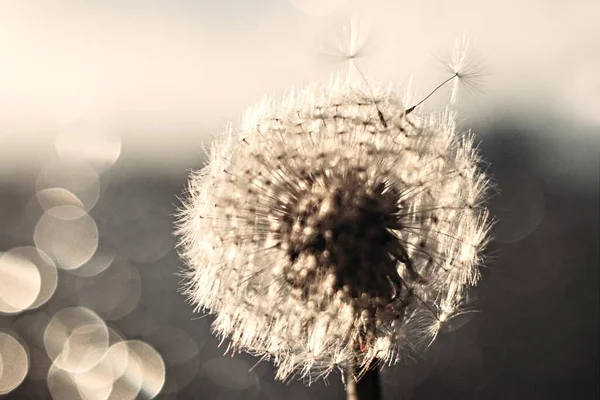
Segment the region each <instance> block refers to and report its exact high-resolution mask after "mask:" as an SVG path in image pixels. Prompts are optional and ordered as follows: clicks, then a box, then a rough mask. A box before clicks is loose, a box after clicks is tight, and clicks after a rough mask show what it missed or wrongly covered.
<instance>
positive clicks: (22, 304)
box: [0, 248, 42, 314]
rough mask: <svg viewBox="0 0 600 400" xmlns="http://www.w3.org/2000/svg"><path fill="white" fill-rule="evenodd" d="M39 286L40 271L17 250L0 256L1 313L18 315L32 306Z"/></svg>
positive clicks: (40, 282) (38, 292)
mask: <svg viewBox="0 0 600 400" xmlns="http://www.w3.org/2000/svg"><path fill="white" fill-rule="evenodd" d="M41 286H42V278H41V275H40V271H39V270H38V268H37V267H36V265H35V264H34V263H33V262H31V261H30V260H29V259H27V257H26V256H24V255H23V254H21V252H20V251H19V249H18V248H17V249H13V250H9V251H7V252H5V253H3V254H2V255H0V312H1V313H5V314H14V313H19V312H21V311H23V310H25V309H27V308H28V307H30V306H32V305H33V303H34V302H35V301H36V299H37V298H38V296H39V295H40V289H41Z"/></svg>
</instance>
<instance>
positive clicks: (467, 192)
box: [177, 78, 489, 383]
mask: <svg viewBox="0 0 600 400" xmlns="http://www.w3.org/2000/svg"><path fill="white" fill-rule="evenodd" d="M408 109H409V107H407V105H406V104H403V101H402V100H401V96H400V95H398V94H397V93H395V92H394V91H392V90H390V89H383V88H380V87H367V86H366V85H365V83H364V82H362V83H360V84H356V83H353V82H352V81H351V80H347V79H345V78H337V79H333V80H332V81H331V83H330V84H329V85H326V86H319V85H310V86H308V87H305V88H303V89H301V90H299V91H296V92H294V93H292V94H290V95H289V96H288V97H287V98H286V99H285V100H284V101H282V102H281V103H278V104H277V103H274V102H272V101H265V102H263V103H262V104H260V105H258V106H256V107H254V108H252V109H251V110H250V111H248V112H247V114H246V116H245V118H244V119H243V122H242V124H241V126H239V127H236V128H234V127H232V126H230V127H228V128H227V129H226V133H225V134H224V135H223V136H222V137H221V138H220V139H218V140H217V141H216V142H215V143H214V144H213V145H212V148H211V150H210V155H209V160H208V163H207V165H206V166H205V168H204V169H203V170H201V171H200V172H196V173H193V174H192V176H191V177H190V180H189V187H188V190H187V194H186V196H185V198H184V201H183V207H182V208H181V210H180V214H179V215H178V229H177V234H178V235H179V238H180V240H179V251H180V254H181V256H182V258H183V260H184V261H185V263H186V264H187V266H188V268H187V269H186V270H185V271H184V275H185V294H186V295H187V296H188V297H189V299H190V301H191V302H192V303H193V304H194V305H196V306H197V308H198V309H199V310H202V311H205V312H207V313H211V314H214V315H215V316H216V319H215V321H214V325H213V328H214V331H215V333H216V334H217V335H218V336H219V337H221V338H223V339H225V338H229V340H230V345H229V348H230V349H231V350H232V351H246V352H249V353H251V354H254V355H257V356H259V357H261V359H268V360H271V361H272V362H273V363H274V364H275V366H276V367H277V375H276V378H277V379H280V380H285V379H288V378H291V377H299V378H303V379H306V380H307V381H308V383H310V382H313V381H314V380H315V379H319V378H324V377H326V376H327V375H328V374H329V373H330V372H332V371H333V370H335V369H342V368H344V369H345V368H349V367H348V366H349V365H355V366H356V371H357V374H360V373H362V372H365V371H367V370H368V369H370V368H373V367H375V366H380V365H392V364H394V363H396V362H398V361H399V360H401V359H402V358H403V357H404V356H406V355H409V354H410V353H412V352H414V351H418V350H419V349H420V348H422V347H426V346H427V345H429V344H430V343H431V341H432V340H433V339H434V338H435V337H436V335H437V333H438V330H439V329H440V326H441V325H442V324H443V323H444V322H445V321H447V320H449V319H451V318H452V316H453V315H455V314H460V313H461V312H463V308H464V306H465V304H464V299H465V298H466V295H467V291H468V289H469V288H470V287H471V286H472V285H474V284H475V283H476V282H477V281H478V279H479V273H478V264H479V263H480V261H481V259H480V257H481V256H480V253H481V250H482V248H483V246H484V245H485V244H486V241H487V234H488V228H489V224H488V214H487V211H486V209H485V207H484V206H483V203H482V202H483V200H484V195H485V190H486V186H487V179H486V177H485V175H484V174H483V173H482V172H480V170H479V168H478V163H479V157H478V155H477V152H476V150H475V149H474V147H473V138H472V136H470V135H458V134H457V133H456V126H455V125H456V124H455V119H456V116H455V114H454V112H452V111H450V110H446V111H445V112H444V113H442V114H441V115H439V114H436V115H432V116H425V115H418V113H417V111H414V112H412V113H407V110H408ZM412 109H414V108H412Z"/></svg>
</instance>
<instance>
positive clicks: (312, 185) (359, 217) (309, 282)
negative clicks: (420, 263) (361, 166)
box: [278, 171, 410, 306]
mask: <svg viewBox="0 0 600 400" xmlns="http://www.w3.org/2000/svg"><path fill="white" fill-rule="evenodd" d="M296 191H297V193H294V196H293V197H292V198H293V199H294V200H293V201H292V200H289V198H288V203H286V204H281V205H280V206H281V207H279V208H280V209H285V210H286V212H281V213H279V214H278V215H279V216H278V219H279V222H280V223H279V224H278V226H279V227H280V228H279V232H278V235H279V237H280V239H281V242H282V243H285V244H286V246H285V249H286V251H287V257H288V258H289V261H290V266H289V267H288V269H289V271H287V272H286V273H285V276H286V279H287V280H288V283H289V284H290V285H292V286H293V287H296V288H300V289H302V290H304V291H305V292H306V293H305V295H307V296H308V295H309V291H310V289H311V287H312V286H313V285H315V284H317V285H318V284H319V282H320V281H321V279H323V277H324V276H326V275H328V274H331V273H333V274H334V276H335V278H336V279H335V283H334V290H335V291H339V290H341V291H343V292H344V293H345V294H346V295H347V296H348V297H349V298H351V299H358V298H364V297H365V296H366V297H368V298H369V299H377V302H378V303H380V304H378V306H383V305H385V304H388V303H389V302H391V301H394V300H395V299H396V298H398V297H399V296H401V294H402V296H401V297H404V294H405V292H406V290H407V288H406V285H405V284H404V282H403V281H402V279H401V277H400V276H399V274H398V271H397V265H398V262H403V263H405V264H407V265H408V264H410V261H409V260H408V256H407V255H406V250H405V249H404V247H402V245H401V243H400V241H399V240H398V238H397V237H396V236H395V234H394V233H393V230H394V229H399V227H400V226H401V221H400V219H401V215H400V214H401V212H400V211H401V210H400V207H399V201H400V196H401V195H400V193H401V192H400V190H399V189H398V188H395V187H393V186H392V185H390V184H389V183H387V182H373V181H372V180H369V179H368V178H367V177H366V174H365V173H364V172H363V171H345V173H344V174H343V176H332V175H331V174H324V173H322V172H321V171H312V172H310V173H307V172H305V173H304V174H303V175H302V182H300V184H298V186H297V189H296ZM308 257H314V259H316V266H317V267H316V268H312V269H309V268H307V269H306V270H305V271H304V273H302V274H300V273H298V271H299V270H302V268H303V266H302V265H299V266H298V265H295V264H296V263H302V262H305V260H306V259H307V258H308Z"/></svg>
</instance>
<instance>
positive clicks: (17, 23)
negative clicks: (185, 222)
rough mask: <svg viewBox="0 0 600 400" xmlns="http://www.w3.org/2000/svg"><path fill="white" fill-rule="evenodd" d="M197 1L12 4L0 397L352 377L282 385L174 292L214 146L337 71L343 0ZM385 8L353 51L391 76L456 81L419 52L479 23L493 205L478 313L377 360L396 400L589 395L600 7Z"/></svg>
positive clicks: (294, 391)
mask: <svg viewBox="0 0 600 400" xmlns="http://www.w3.org/2000/svg"><path fill="white" fill-rule="evenodd" d="M192 3H193V2H186V1H183V0H178V1H174V2H172V3H170V4H171V5H169V6H168V5H166V3H164V4H163V3H161V2H154V1H151V2H147V3H144V4H142V2H137V1H132V2H130V3H129V5H128V6H123V5H122V4H123V3H118V2H112V1H106V2H96V1H90V2H89V3H86V4H87V6H82V5H81V4H84V3H79V5H78V6H75V5H76V4H77V3H76V2H72V3H69V2H68V1H64V2H59V1H56V2H51V1H48V2H34V1H32V2H29V3H26V2H23V3H19V4H21V5H20V6H17V5H16V4H17V3H16V2H15V3H13V4H12V5H10V4H9V3H6V4H4V3H3V4H2V5H0V11H3V12H0V33H2V34H1V35H0V50H1V52H0V105H1V106H2V107H1V108H2V111H0V397H2V396H3V395H4V396H5V398H8V399H28V398H31V399H45V398H54V399H78V398H85V399H89V398H93V399H108V398H110V399H133V398H140V399H143V398H151V397H153V396H157V398H162V399H207V400H210V399H219V400H224V399H269V400H278V399H290V400H291V399H294V400H300V399H330V398H343V394H342V391H343V388H342V384H341V380H340V379H339V378H340V377H339V375H335V374H333V375H331V376H330V378H329V379H328V381H327V385H326V384H325V383H323V382H319V383H316V384H313V385H312V386H311V387H308V388H307V387H305V386H304V385H303V384H302V383H300V382H291V383H289V384H282V383H278V382H274V380H273V376H274V370H273V368H272V366H271V365H270V364H269V363H267V362H261V363H258V364H257V361H258V360H257V359H256V358H253V357H251V356H249V355H245V354H241V355H236V356H235V357H231V356H229V355H227V356H223V353H224V351H225V348H226V347H227V342H225V343H223V344H222V345H221V346H220V347H219V342H218V341H217V340H216V339H215V338H214V337H213V336H212V335H211V333H210V323H211V321H212V319H211V317H210V316H208V317H202V316H201V315H200V314H196V313H193V310H192V308H191V306H190V305H189V304H187V303H186V302H185V299H184V297H183V296H182V295H181V294H179V293H178V292H177V288H178V284H179V278H178V277H177V275H176V273H177V271H178V269H179V268H180V266H181V264H180V261H179V260H178V257H177V254H176V252H175V250H174V245H175V238H174V237H173V235H172V231H173V219H174V217H173V214H174V212H175V210H176V206H177V205H178V203H179V202H178V199H177V196H178V195H180V194H181V193H182V192H183V189H184V187H185V182H186V179H187V173H188V169H198V168H200V167H201V166H202V165H203V162H204V158H203V153H202V150H201V145H202V143H209V142H210V140H211V135H218V134H219V132H220V130H221V129H222V128H223V126H224V124H225V123H226V121H228V120H231V121H233V122H235V121H236V120H237V117H238V115H239V112H240V110H242V109H243V108H244V107H245V106H247V105H249V104H252V103H253V102H255V101H256V100H258V99H259V98H260V97H261V96H262V95H263V94H265V93H275V94H276V95H278V94H281V93H282V91H283V90H284V89H285V88H288V87H289V86H291V85H293V84H295V83H297V82H298V81H300V80H311V79H318V80H325V79H326V78H327V76H328V74H329V72H331V71H332V70H336V69H337V70H339V69H344V65H343V63H342V64H336V65H331V64H319V63H318V62H317V63H316V62H315V60H314V59H311V58H310V57H309V55H311V54H312V55H314V54H315V53H318V48H317V51H315V43H316V42H315V37H321V36H323V35H325V34H326V33H327V32H331V31H336V29H337V28H335V29H334V28H332V29H326V27H327V25H332V26H336V24H337V23H338V22H339V21H341V20H344V18H345V16H347V14H350V13H349V12H348V10H349V9H351V7H350V6H349V3H350V2H344V1H343V0H339V1H333V0H331V1H325V2H322V3H321V6H318V3H317V2H310V1H301V0H290V1H289V2H281V3H277V5H275V4H274V3H272V2H269V1H267V0H263V1H259V2H256V4H253V6H252V7H250V6H249V5H246V6H242V3H240V2H236V1H225V2H223V4H225V5H223V6H221V8H219V7H217V6H210V5H208V3H206V2H198V3H193V4H192ZM338 3H339V4H338ZM376 3H377V5H376V6H373V7H374V8H373V9H372V10H371V9H369V10H370V11H372V12H371V13H370V14H371V20H372V21H374V22H375V23H373V24H372V25H374V26H375V28H377V29H374V32H375V33H372V34H371V35H372V36H369V37H373V38H375V39H374V41H375V45H374V46H371V47H369V46H367V49H372V51H371V53H370V54H366V55H365V57H363V58H362V59H359V62H360V63H362V64H360V65H364V66H365V68H366V69H367V71H369V73H370V74H372V76H373V77H376V78H377V80H380V81H384V82H385V81H391V82H393V83H395V84H401V83H403V82H405V81H406V79H407V77H408V75H409V74H410V73H411V72H412V73H413V89H415V88H414V87H415V86H418V90H417V89H415V90H416V91H417V93H425V92H426V90H427V89H428V88H429V87H433V86H435V83H436V82H439V78H440V77H443V71H442V68H440V66H439V65H438V64H437V63H436V62H435V60H434V59H432V58H431V57H430V55H429V53H431V52H434V53H435V52H436V51H438V50H439V49H440V48H441V47H440V46H445V45H450V44H451V43H452V40H453V39H454V38H455V37H457V36H460V35H461V34H462V32H463V31H466V33H467V34H473V35H474V36H476V37H478V38H479V46H478V47H477V48H478V50H479V53H481V54H483V55H485V57H486V59H487V61H486V64H487V65H489V66H490V69H491V70H492V72H493V74H492V75H490V76H489V77H488V79H489V82H488V85H487V86H484V87H483V88H484V90H485V92H486V94H485V95H481V94H477V93H472V94H470V95H467V96H464V97H463V98H462V99H461V102H460V103H459V108H460V111H461V116H462V117H464V121H463V122H462V124H461V129H467V128H471V129H472V130H473V132H474V133H475V134H476V135H477V139H478V140H479V141H480V142H481V144H480V150H481V153H482V155H483V158H484V159H485V160H486V162H487V163H488V165H489V166H488V171H489V173H490V174H491V176H492V177H493V181H494V182H495V187H496V190H495V191H494V193H493V196H492V198H491V199H490V206H491V209H492V212H493V214H494V215H495V217H496V218H497V220H498V221H497V223H496V225H495V227H494V231H493V235H494V237H495V241H494V242H493V243H492V244H491V245H490V247H489V249H488V251H487V255H488V258H487V261H486V263H485V266H484V268H483V279H482V281H481V283H480V285H479V286H478V287H477V288H476V290H475V295H476V298H477V299H476V302H475V303H474V305H475V306H476V308H477V309H478V310H480V312H478V313H472V314H468V318H466V319H463V320H456V321H455V323H454V324H450V328H449V329H447V330H448V332H445V333H444V334H442V335H440V336H439V337H438V338H437V339H436V341H435V342H434V343H433V345H432V346H431V347H430V348H429V349H428V350H427V352H426V353H425V354H424V355H423V358H422V359H419V360H417V361H416V362H411V363H406V364H401V365H397V366H395V367H392V368H387V369H385V370H384V372H383V374H382V382H383V392H384V396H385V398H388V399H396V398H401V399H436V398H442V397H443V398H446V399H450V398H456V399H505V398H514V399H565V398H576V399H588V398H589V399H595V398H597V397H598V394H599V393H598V392H599V388H598V386H599V372H600V371H599V365H598V363H599V355H598V336H599V313H600V310H599V300H600V299H599V284H598V281H599V241H600V238H599V229H600V228H599V218H600V217H599V201H600V200H599V180H600V177H599V169H600V160H599V152H600V120H599V119H598V115H599V114H598V111H597V110H598V109H600V108H599V105H600V103H599V102H598V98H600V96H598V93H600V90H599V89H600V85H599V84H598V80H597V77H596V76H595V75H594V76H592V75H593V74H592V73H591V71H592V70H594V71H595V68H594V66H598V65H600V61H599V60H598V59H597V54H596V55H595V53H594V52H593V51H591V49H592V48H593V44H594V43H599V42H600V31H598V30H597V29H595V30H593V29H592V28H591V23H590V21H596V20H597V18H595V19H594V18H592V15H594V12H596V13H598V7H596V8H594V7H593V5H592V4H591V2H590V3H589V4H588V3H587V2H584V1H579V2H577V1H574V2H570V4H569V7H566V6H561V5H560V4H558V3H557V4H554V3H555V2H552V4H548V3H549V2H541V1H539V2H538V1H534V2H531V3H528V4H527V5H522V6H520V7H519V8H514V7H512V6H511V4H510V2H508V3H506V4H504V6H500V5H495V6H494V7H495V8H492V9H490V8H485V7H483V6H481V5H479V3H475V2H469V1H464V2H458V3H456V2H455V3H452V7H450V6H449V5H446V6H444V5H443V4H441V3H440V2H436V1H426V2H420V3H419V4H420V5H415V6H414V7H412V8H409V7H406V8H403V7H404V6H402V7H400V6H397V5H395V3H393V4H391V3H390V4H388V3H386V2H381V1H380V2H376ZM119 4H121V5H119ZM174 4H175V5H174ZM244 4H249V3H244ZM282 4H284V5H282ZM326 6H330V7H329V8H330V9H328V8H327V7H326ZM486 7H488V6H486ZM363 10H364V7H363ZM250 16H253V18H250ZM509 17H510V18H509ZM331 21H333V22H331ZM330 22H331V23H330ZM292 28H294V29H292ZM315 32H316V33H315ZM78 34H79V35H78ZM332 35H333V34H332ZM373 35H374V36H373ZM449 37H450V38H451V39H452V40H447V39H448V38H449ZM321 38H322V37H321ZM407 38H410V40H408V39H407ZM325 42H327V40H325ZM320 43H322V41H321V42H320ZM586 49H587V50H586ZM409 56H410V57H409ZM432 60H433V61H432ZM417 82H418V85H417V84H416V83H417ZM446 98H447V92H441V93H440V95H439V96H437V97H434V98H433V99H432V101H431V102H429V103H428V105H427V107H429V109H432V110H436V109H437V107H438V105H440V104H442V103H443V101H444V99H446ZM466 322H468V323H466Z"/></svg>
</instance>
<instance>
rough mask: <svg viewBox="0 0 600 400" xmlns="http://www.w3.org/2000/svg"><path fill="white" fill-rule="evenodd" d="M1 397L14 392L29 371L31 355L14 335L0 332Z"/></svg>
mask: <svg viewBox="0 0 600 400" xmlns="http://www.w3.org/2000/svg"><path fill="white" fill-rule="evenodd" d="M0 360H1V362H0V364H1V365H2V369H1V370H2V372H1V373H0V395H3V394H6V393H9V392H11V391H13V390H14V389H15V388H16V387H17V386H19V385H20V384H21V382H23V380H24V379H25V376H26V375H27V371H29V355H28V354H27V349H26V348H25V345H24V344H22V343H21V341H20V340H17V338H15V336H14V335H11V334H10V333H7V332H3V331H0Z"/></svg>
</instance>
